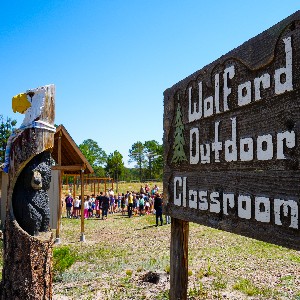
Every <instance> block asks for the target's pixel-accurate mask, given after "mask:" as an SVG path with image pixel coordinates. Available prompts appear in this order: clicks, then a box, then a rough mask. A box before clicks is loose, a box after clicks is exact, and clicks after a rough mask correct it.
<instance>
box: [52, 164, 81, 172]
mask: <svg viewBox="0 0 300 300" xmlns="http://www.w3.org/2000/svg"><path fill="white" fill-rule="evenodd" d="M52 170H61V171H65V172H68V171H81V170H82V165H72V166H59V165H57V166H52Z"/></svg>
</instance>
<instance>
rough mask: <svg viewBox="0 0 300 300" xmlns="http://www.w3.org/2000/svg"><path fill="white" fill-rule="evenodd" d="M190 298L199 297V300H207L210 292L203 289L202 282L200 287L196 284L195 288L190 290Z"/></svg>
mask: <svg viewBox="0 0 300 300" xmlns="http://www.w3.org/2000/svg"><path fill="white" fill-rule="evenodd" d="M188 296H189V297H191V298H192V299H193V298H194V297H197V299H207V297H208V291H207V289H205V288H204V287H203V283H202V282H200V283H199V286H196V285H195V284H194V287H192V288H190V289H189V290H188ZM198 297H199V298H198Z"/></svg>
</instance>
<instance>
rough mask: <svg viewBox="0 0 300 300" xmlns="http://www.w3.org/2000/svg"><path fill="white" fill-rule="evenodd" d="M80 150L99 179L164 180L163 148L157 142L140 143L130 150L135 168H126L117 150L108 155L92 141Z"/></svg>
mask: <svg viewBox="0 0 300 300" xmlns="http://www.w3.org/2000/svg"><path fill="white" fill-rule="evenodd" d="M79 149H80V150H81V152H82V154H83V155H84V156H85V157H86V159H87V160H88V162H89V163H90V164H91V166H92V167H93V169H94V172H95V176H97V177H110V178H113V179H114V180H115V181H130V180H139V181H141V182H142V181H149V180H162V174H163V146H162V145H161V144H159V143H158V142H157V141H155V140H151V141H145V142H144V143H142V142H140V141H138V142H136V143H134V144H133V145H132V146H131V149H129V154H128V156H129V160H128V162H129V163H133V164H134V167H133V168H128V167H125V163H124V158H123V155H122V154H121V153H120V152H119V151H118V150H115V151H114V152H113V153H110V154H108V155H107V154H106V153H105V151H104V150H103V149H102V148H101V147H100V146H99V145H98V144H97V142H96V141H94V140H92V139H87V140H84V141H83V142H82V143H81V144H80V145H79Z"/></svg>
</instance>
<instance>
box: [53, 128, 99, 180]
mask: <svg viewBox="0 0 300 300" xmlns="http://www.w3.org/2000/svg"><path fill="white" fill-rule="evenodd" d="M59 137H61V166H59V165H56V166H54V167H52V169H60V170H61V171H63V172H64V173H65V174H74V175H75V174H80V172H81V170H84V174H90V173H94V170H93V168H92V166H91V165H90V163H89V162H88V161H87V159H86V158H85V156H84V155H83V154H82V152H81V151H80V149H79V148H78V146H77V145H76V143H75V142H74V140H73V139H72V137H71V136H70V134H69V132H68V131H67V130H66V128H65V127H64V126H63V125H59V126H58V127H57V128H56V133H55V134H54V148H53V151H52V154H51V155H52V157H53V159H54V160H55V162H56V163H57V164H58V162H59V153H58V152H59V150H58V149H59V142H58V141H59Z"/></svg>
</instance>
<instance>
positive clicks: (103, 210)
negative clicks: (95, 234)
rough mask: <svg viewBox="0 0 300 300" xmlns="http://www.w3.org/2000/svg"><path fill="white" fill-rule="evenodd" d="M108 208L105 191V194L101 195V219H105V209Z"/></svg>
mask: <svg viewBox="0 0 300 300" xmlns="http://www.w3.org/2000/svg"><path fill="white" fill-rule="evenodd" d="M108 209H109V198H108V193H105V195H104V196H103V197H102V220H103V219H104V217H105V219H107V211H108Z"/></svg>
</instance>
